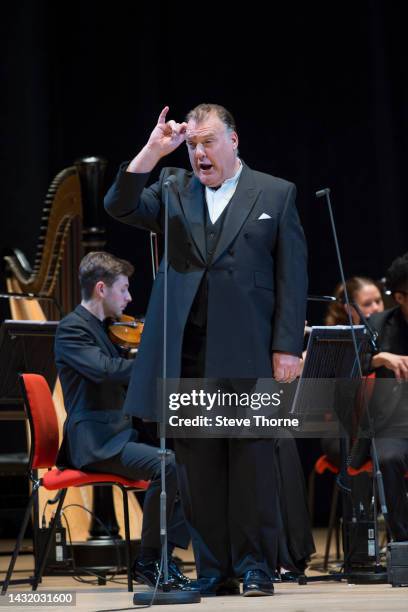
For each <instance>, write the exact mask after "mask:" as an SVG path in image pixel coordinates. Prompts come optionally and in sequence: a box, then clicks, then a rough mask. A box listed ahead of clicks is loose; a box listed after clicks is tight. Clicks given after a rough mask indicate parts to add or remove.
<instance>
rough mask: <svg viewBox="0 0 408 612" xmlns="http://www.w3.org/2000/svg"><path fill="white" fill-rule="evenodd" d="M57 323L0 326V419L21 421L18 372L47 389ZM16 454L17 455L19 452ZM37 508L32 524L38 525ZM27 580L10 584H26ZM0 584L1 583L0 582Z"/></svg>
mask: <svg viewBox="0 0 408 612" xmlns="http://www.w3.org/2000/svg"><path fill="white" fill-rule="evenodd" d="M57 325H58V321H14V320H5V321H4V322H3V323H2V325H1V327H0V420H1V419H16V420H18V419H20V418H23V414H24V411H23V398H22V396H21V389H20V386H19V384H18V374H19V373H20V372H30V373H34V374H41V375H42V376H44V378H45V379H46V380H47V382H48V384H49V386H50V388H51V389H53V388H54V386H55V381H56V379H57V369H56V366H55V362H54V337H55V331H56V329H57ZM19 454H20V453H19ZM38 520H39V517H38V505H37V504H34V511H33V521H34V524H37V525H38ZM33 549H34V559H35V563H37V555H36V551H37V550H38V542H37V530H36V529H35V528H34V529H33ZM26 583H27V579H21V580H19V579H16V580H12V581H11V582H10V584H26ZM0 584H3V583H2V582H0Z"/></svg>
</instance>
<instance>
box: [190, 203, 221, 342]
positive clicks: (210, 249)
mask: <svg viewBox="0 0 408 612" xmlns="http://www.w3.org/2000/svg"><path fill="white" fill-rule="evenodd" d="M228 207H229V203H228V204H227V206H226V207H225V208H224V210H223V211H222V213H221V215H220V216H219V217H218V219H217V220H216V222H215V223H212V221H211V219H210V215H209V214H208V206H207V204H206V203H205V206H204V208H205V211H204V214H203V217H204V224H205V240H206V257H207V266H210V265H211V262H212V258H213V256H214V253H215V249H216V247H217V244H218V240H219V238H220V234H221V232H222V228H223V226H224V222H225V217H226V214H227V210H228ZM207 304H208V277H207V273H205V274H204V276H203V279H202V281H201V284H200V287H199V289H198V291H197V294H196V296H195V299H194V302H193V304H192V306H191V310H190V315H189V317H188V320H187V327H190V326H194V327H198V328H200V329H201V330H202V331H204V330H205V328H206V326H207Z"/></svg>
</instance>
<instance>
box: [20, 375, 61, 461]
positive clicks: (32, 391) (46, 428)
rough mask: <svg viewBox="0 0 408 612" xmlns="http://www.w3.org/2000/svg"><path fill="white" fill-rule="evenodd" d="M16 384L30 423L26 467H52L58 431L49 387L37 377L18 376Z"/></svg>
mask: <svg viewBox="0 0 408 612" xmlns="http://www.w3.org/2000/svg"><path fill="white" fill-rule="evenodd" d="M19 381H20V385H21V390H22V394H23V398H24V406H25V410H26V415H27V418H28V421H29V424H30V433H31V447H30V468H31V469H38V468H50V467H53V466H54V465H55V460H56V457H57V452H58V444H59V432H58V421H57V415H56V413H55V406H54V401H53V399H52V395H51V391H50V388H49V386H48V383H47V381H46V380H45V378H44V376H41V375H40V374H20V376H19Z"/></svg>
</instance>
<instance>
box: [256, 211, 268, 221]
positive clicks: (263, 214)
mask: <svg viewBox="0 0 408 612" xmlns="http://www.w3.org/2000/svg"><path fill="white" fill-rule="evenodd" d="M270 218H271V215H267V214H266V213H262V215H261V216H260V217H258V221H260V220H261V219H270Z"/></svg>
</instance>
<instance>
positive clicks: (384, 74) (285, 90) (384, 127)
mask: <svg viewBox="0 0 408 612" xmlns="http://www.w3.org/2000/svg"><path fill="white" fill-rule="evenodd" d="M404 7H406V3H405V2H398V1H393V2H387V1H384V2H380V1H378V0H372V1H370V2H369V1H359V2H355V1H353V2H351V1H343V2H336V1H335V2H322V3H320V2H307V3H306V2H300V1H299V2H269V3H265V2H263V3H261V2H259V3H258V2H251V3H242V5H241V4H240V5H239V4H238V3H226V4H225V5H223V4H222V3H217V4H213V3H200V4H198V5H194V4H193V3H184V2H174V3H167V2H157V1H153V0H151V1H150V2H146V1H145V2H143V1H140V2H136V1H135V2H125V1H121V0H117V1H116V2H109V3H106V4H104V3H101V2H95V1H92V0H88V1H87V2H78V1H71V2H58V1H53V2H51V1H50V2H45V1H43V0H32V1H21V0H20V2H18V3H11V2H8V3H4V5H3V8H2V18H1V21H2V30H3V32H2V34H1V41H2V42H1V44H2V45H3V46H4V49H3V51H2V95H1V102H0V104H1V109H2V110H1V123H2V130H3V136H4V137H3V138H2V145H1V146H2V149H3V151H2V152H3V156H2V157H3V161H2V169H1V194H2V202H1V228H0V239H1V246H2V247H5V246H16V247H19V248H21V249H22V250H23V251H24V252H25V253H26V255H27V257H28V258H29V260H30V261H33V258H34V253H35V246H36V240H37V236H38V232H39V227H40V217H41V210H42V205H43V198H44V195H45V193H46V190H47V187H48V185H49V183H50V181H51V179H52V178H53V176H54V175H55V174H56V173H57V172H58V171H60V170H61V169H62V168H63V167H65V166H67V165H70V164H71V163H72V162H73V160H75V159H76V158H78V157H80V156H83V155H87V154H100V155H103V156H104V157H106V158H107V159H108V162H109V166H108V170H107V186H108V184H109V182H110V181H111V180H112V178H113V177H114V174H115V172H116V169H117V166H118V164H119V163H120V161H122V160H124V159H130V158H131V157H132V156H133V155H135V153H136V152H137V151H138V149H139V148H140V147H141V146H142V145H143V144H144V143H145V141H146V139H147V137H148V135H149V133H150V131H151V129H152V128H153V125H154V123H155V121H156V118H157V116H158V113H159V112H160V110H161V109H162V107H163V106H164V105H165V104H168V105H169V106H170V113H169V117H171V118H175V119H177V120H182V119H183V117H184V115H185V114H186V112H187V111H188V110H189V109H190V108H192V107H193V106H195V105H196V104H198V103H200V102H203V101H204V102H217V103H220V104H222V105H225V106H226V107H228V108H229V109H231V110H232V112H233V114H234V115H235V118H236V121H237V124H238V132H239V136H240V152H241V156H242V158H243V159H244V160H245V162H246V163H247V164H248V165H249V166H250V167H253V168H255V169H257V170H261V171H264V172H268V173H271V174H274V175H277V176H281V177H283V178H286V179H288V180H291V181H293V182H295V183H296V185H297V187H298V207H299V212H300V215H301V218H302V221H303V224H304V227H305V232H306V236H307V240H308V244H309V252H310V264H309V267H310V292H311V293H325V294H327V293H331V292H332V291H333V287H334V285H335V284H336V283H337V281H338V278H339V274H338V268H337V263H336V259H335V251H334V245H333V240H332V236H331V230H330V226H329V218H328V213H327V210H326V208H325V205H324V202H323V200H319V201H317V200H316V199H315V197H314V192H315V191H316V190H317V189H320V188H322V187H326V186H329V187H331V189H332V199H333V206H334V212H335V218H336V222H337V229H338V235H339V241H340V246H341V250H342V254H343V258H344V267H345V273H346V275H347V276H350V275H352V274H365V275H369V276H373V277H374V278H380V277H381V276H383V274H384V272H385V270H386V268H387V266H388V265H389V263H390V262H391V260H392V259H393V258H395V257H396V256H397V255H399V254H402V253H403V252H405V251H406V250H407V239H406V234H407V220H408V213H407V205H406V203H407V181H406V174H407V161H408V156H407V139H408V100H407V90H408V80H407V76H408V74H407V72H408V70H407V43H406V41H407V36H406V20H405V18H404V11H403V8H404ZM166 162H167V160H166ZM168 162H169V163H171V164H172V165H178V164H179V165H182V166H185V165H186V164H188V159H187V154H186V151H185V148H184V146H182V147H181V148H180V150H178V151H177V152H176V153H174V154H173V155H172V156H171V157H170V158H168ZM106 225H107V228H108V245H107V249H108V250H111V251H112V252H114V253H116V254H117V255H119V256H121V257H125V258H128V259H130V260H132V262H134V263H135V265H136V274H135V278H134V280H133V282H132V292H133V297H134V302H133V304H132V305H131V308H130V309H129V310H130V311H131V312H133V313H143V312H145V309H146V305H147V301H148V297H149V293H150V289H151V283H152V281H151V272H150V259H149V253H148V235H147V234H145V233H143V232H141V231H136V230H133V229H129V228H127V227H126V226H123V225H120V224H118V223H116V222H114V221H113V220H110V219H108V217H106ZM321 314H322V312H321V311H320V312H319V311H312V312H310V313H309V316H308V319H309V322H310V323H319V322H320V319H321ZM170 324H171V322H170ZM237 333H239V331H238V332H237Z"/></svg>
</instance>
